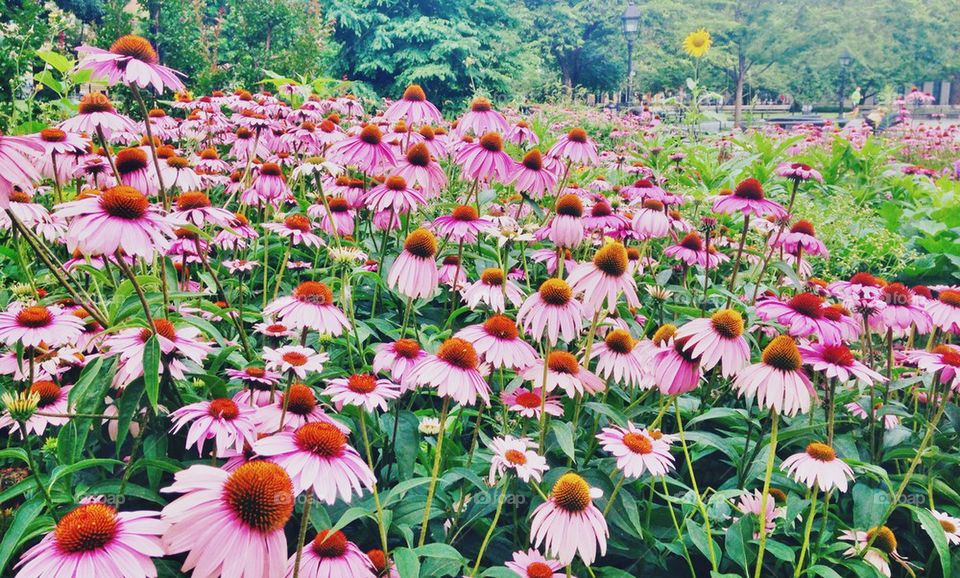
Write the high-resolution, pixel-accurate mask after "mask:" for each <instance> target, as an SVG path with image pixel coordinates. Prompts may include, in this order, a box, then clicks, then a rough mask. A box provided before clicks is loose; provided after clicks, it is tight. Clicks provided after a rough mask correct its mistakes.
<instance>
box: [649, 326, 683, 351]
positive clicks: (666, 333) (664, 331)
mask: <svg viewBox="0 0 960 578" xmlns="http://www.w3.org/2000/svg"><path fill="white" fill-rule="evenodd" d="M676 333H677V326H676V325H672V324H670V323H665V324H663V325H661V326H660V327H659V328H658V329H657V330H656V332H654V334H653V337H652V338H651V339H652V341H653V344H654V345H656V346H657V347H660V346H661V345H663V344H664V343H666V342H667V341H670V339H671V338H672V337H673V336H674V335H675V334H676Z"/></svg>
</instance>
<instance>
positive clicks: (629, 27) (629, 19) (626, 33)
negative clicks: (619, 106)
mask: <svg viewBox="0 0 960 578" xmlns="http://www.w3.org/2000/svg"><path fill="white" fill-rule="evenodd" d="M620 20H621V21H622V22H623V37H624V38H625V39H626V40H627V110H629V109H630V105H631V104H632V102H633V41H634V39H635V38H636V37H637V31H638V30H640V9H639V8H637V7H636V5H634V3H633V2H632V1H631V2H630V3H628V4H627V9H626V10H624V11H623V15H622V16H620Z"/></svg>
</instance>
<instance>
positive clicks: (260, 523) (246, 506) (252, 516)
mask: <svg viewBox="0 0 960 578" xmlns="http://www.w3.org/2000/svg"><path fill="white" fill-rule="evenodd" d="M223 500H224V502H225V503H226V504H227V506H229V507H230V509H231V510H233V513H234V514H236V516H237V517H238V518H240V521H242V522H243V523H244V524H246V525H247V526H248V527H250V528H251V529H253V530H257V531H259V532H260V533H262V534H271V533H273V532H277V531H281V530H282V529H283V527H284V525H286V523H287V520H289V519H290V515H291V514H293V505H294V500H293V483H292V482H291V481H290V476H289V475H287V472H285V471H284V470H283V468H281V467H280V466H278V465H277V464H275V463H273V462H267V461H259V460H258V461H252V462H247V463H245V464H243V465H241V466H240V467H238V468H237V469H236V470H234V471H233V473H232V474H230V477H229V478H227V481H226V483H225V484H224V485H223Z"/></svg>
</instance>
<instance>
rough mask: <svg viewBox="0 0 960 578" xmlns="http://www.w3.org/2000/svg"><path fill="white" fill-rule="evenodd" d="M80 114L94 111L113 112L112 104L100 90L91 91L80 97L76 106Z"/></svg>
mask: <svg viewBox="0 0 960 578" xmlns="http://www.w3.org/2000/svg"><path fill="white" fill-rule="evenodd" d="M77 110H78V112H79V113H80V114H93V113H95V112H113V104H111V103H110V99H109V98H107V97H106V96H104V95H103V93H101V92H91V93H90V94H87V95H86V96H84V97H83V98H81V99H80V105H79V107H78V109H77Z"/></svg>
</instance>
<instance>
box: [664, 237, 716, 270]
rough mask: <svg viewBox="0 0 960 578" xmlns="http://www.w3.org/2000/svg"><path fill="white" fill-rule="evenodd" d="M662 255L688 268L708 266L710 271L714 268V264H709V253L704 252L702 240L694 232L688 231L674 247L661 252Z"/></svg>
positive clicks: (671, 246)
mask: <svg viewBox="0 0 960 578" xmlns="http://www.w3.org/2000/svg"><path fill="white" fill-rule="evenodd" d="M663 254H664V255H666V256H667V257H672V258H674V259H679V260H680V261H683V262H684V263H686V264H687V266H688V267H692V266H694V265H700V266H701V267H703V266H704V265H706V264H708V262H709V265H710V268H711V269H712V268H713V267H714V266H715V263H713V262H710V260H709V253H707V251H705V250H704V246H703V239H702V238H701V237H700V234H699V233H697V232H696V231H690V232H689V233H687V234H686V235H684V237H683V238H682V239H680V242H679V243H677V244H676V245H670V246H669V247H667V248H666V249H664V250H663Z"/></svg>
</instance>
